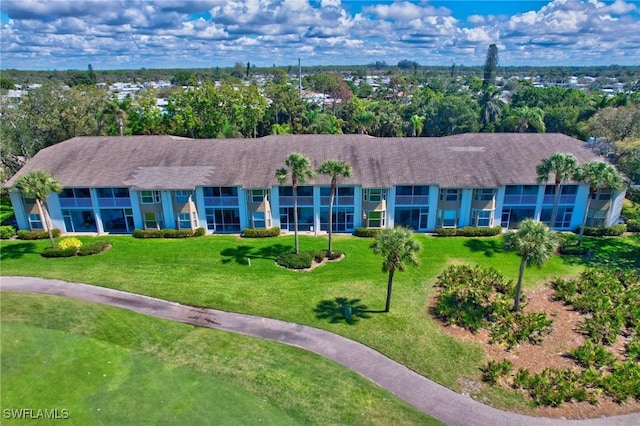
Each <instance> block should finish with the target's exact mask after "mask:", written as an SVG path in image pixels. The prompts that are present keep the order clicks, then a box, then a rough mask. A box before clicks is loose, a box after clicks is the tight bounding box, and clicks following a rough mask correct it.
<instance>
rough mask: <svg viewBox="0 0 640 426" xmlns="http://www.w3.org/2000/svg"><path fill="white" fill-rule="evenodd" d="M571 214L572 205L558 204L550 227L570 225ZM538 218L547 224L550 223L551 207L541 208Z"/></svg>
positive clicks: (566, 226)
mask: <svg viewBox="0 0 640 426" xmlns="http://www.w3.org/2000/svg"><path fill="white" fill-rule="evenodd" d="M572 215H573V207H571V206H558V210H557V212H556V218H555V220H554V222H553V226H552V228H568V227H569V226H571V216H572ZM540 220H541V221H542V222H544V223H546V224H547V225H549V224H550V223H551V208H546V207H545V208H543V209H542V211H541V212H540Z"/></svg>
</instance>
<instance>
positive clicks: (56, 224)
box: [43, 193, 67, 232]
mask: <svg viewBox="0 0 640 426" xmlns="http://www.w3.org/2000/svg"><path fill="white" fill-rule="evenodd" d="M46 207H47V211H48V212H49V217H50V218H51V226H52V227H53V229H56V228H57V229H59V230H61V231H64V232H66V229H67V228H66V226H65V224H64V216H63V215H62V208H61V207H60V198H59V197H58V194H56V193H51V194H49V196H48V197H47V206H46ZM43 220H44V218H43Z"/></svg>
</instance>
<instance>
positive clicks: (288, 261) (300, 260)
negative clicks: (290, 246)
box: [276, 251, 315, 269]
mask: <svg viewBox="0 0 640 426" xmlns="http://www.w3.org/2000/svg"><path fill="white" fill-rule="evenodd" d="M314 256H315V252H312V251H301V252H300V253H298V254H296V253H294V252H288V253H283V254H281V255H280V256H278V257H277V258H276V263H277V264H278V265H280V266H282V267H284V268H288V269H307V268H310V267H311V264H312V263H313V258H314Z"/></svg>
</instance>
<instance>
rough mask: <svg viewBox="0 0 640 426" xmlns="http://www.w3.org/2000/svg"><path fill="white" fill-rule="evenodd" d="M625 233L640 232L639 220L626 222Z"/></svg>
mask: <svg viewBox="0 0 640 426" xmlns="http://www.w3.org/2000/svg"><path fill="white" fill-rule="evenodd" d="M627 231H629V232H640V219H629V220H628V221H627Z"/></svg>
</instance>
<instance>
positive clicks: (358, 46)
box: [0, 0, 640, 70]
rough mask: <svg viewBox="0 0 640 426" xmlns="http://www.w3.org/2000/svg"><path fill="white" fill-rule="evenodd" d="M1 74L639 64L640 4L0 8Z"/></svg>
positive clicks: (368, 0) (277, 1) (289, 0)
mask: <svg viewBox="0 0 640 426" xmlns="http://www.w3.org/2000/svg"><path fill="white" fill-rule="evenodd" d="M0 25H1V27H0V68H2V69H7V68H17V69H41V70H54V69H57V70H65V69H86V68H87V65H88V64H92V66H93V68H94V69H122V68H129V69H138V68H143V67H145V68H177V67H184V68H195V67H197V68H200V67H216V66H220V67H224V66H231V65H233V64H234V63H236V62H242V63H246V62H250V63H252V64H255V65H256V66H272V65H276V66H287V65H294V64H296V63H297V60H298V58H300V59H301V60H302V62H303V64H305V65H348V64H368V63H372V62H375V61H385V62H387V63H388V64H396V63H397V62H398V61H400V60H402V59H410V60H415V61H417V62H418V63H420V64H423V65H447V66H448V65H451V64H452V63H455V64H458V65H481V64H482V63H483V62H484V58H485V56H486V52H487V48H488V46H489V45H490V44H496V45H497V46H498V52H499V58H500V64H501V65H504V66H510V65H549V66H563V65H569V66H571V65H612V64H618V65H640V53H639V52H640V3H639V2H638V1H637V0H614V1H603V0H550V1H518V0H510V1H503V0H476V1H468V0H464V1H462V0H461V1H455V0H421V1H376V0H360V1H347V0H1V2H0Z"/></svg>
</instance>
